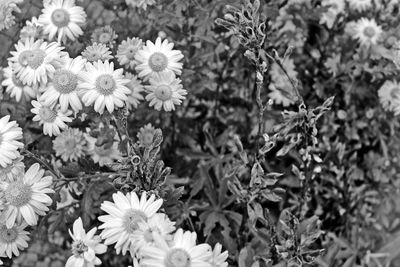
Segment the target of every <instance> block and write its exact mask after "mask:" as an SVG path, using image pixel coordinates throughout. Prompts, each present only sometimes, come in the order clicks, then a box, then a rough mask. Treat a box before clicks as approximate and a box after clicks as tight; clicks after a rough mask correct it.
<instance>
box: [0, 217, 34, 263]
mask: <svg viewBox="0 0 400 267" xmlns="http://www.w3.org/2000/svg"><path fill="white" fill-rule="evenodd" d="M26 226H27V225H26V223H21V224H15V225H14V224H13V225H12V226H11V227H6V225H4V224H0V256H5V255H7V257H8V258H10V259H11V258H12V256H13V254H14V255H15V256H17V257H18V256H19V251H20V250H23V249H25V248H27V247H28V241H29V237H28V235H29V233H28V232H27V231H25V227H26Z"/></svg>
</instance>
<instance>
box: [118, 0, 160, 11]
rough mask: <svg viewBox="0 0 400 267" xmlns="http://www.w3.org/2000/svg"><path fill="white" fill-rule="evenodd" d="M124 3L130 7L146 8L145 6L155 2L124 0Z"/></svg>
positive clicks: (150, 0)
mask: <svg viewBox="0 0 400 267" xmlns="http://www.w3.org/2000/svg"><path fill="white" fill-rule="evenodd" d="M125 2H126V4H127V5H128V6H131V7H138V8H142V9H144V10H146V9H147V6H152V5H154V4H155V3H156V1H155V0H125Z"/></svg>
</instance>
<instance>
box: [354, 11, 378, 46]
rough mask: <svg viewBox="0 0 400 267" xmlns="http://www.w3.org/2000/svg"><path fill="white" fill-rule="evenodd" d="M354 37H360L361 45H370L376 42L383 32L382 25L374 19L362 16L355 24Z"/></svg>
mask: <svg viewBox="0 0 400 267" xmlns="http://www.w3.org/2000/svg"><path fill="white" fill-rule="evenodd" d="M354 30H355V35H354V36H353V38H354V39H358V41H359V43H360V44H361V45H365V46H367V47H369V46H370V45H372V44H376V43H377V42H378V40H379V37H380V36H381V34H382V27H381V26H378V24H377V23H376V22H375V20H374V19H367V18H361V19H359V20H358V21H357V22H356V23H355V24H354Z"/></svg>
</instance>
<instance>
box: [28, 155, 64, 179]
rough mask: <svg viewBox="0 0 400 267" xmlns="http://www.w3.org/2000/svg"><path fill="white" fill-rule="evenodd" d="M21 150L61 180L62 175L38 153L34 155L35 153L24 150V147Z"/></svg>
mask: <svg viewBox="0 0 400 267" xmlns="http://www.w3.org/2000/svg"><path fill="white" fill-rule="evenodd" d="M22 152H23V153H25V154H26V155H27V156H28V157H30V158H32V159H34V160H35V161H36V162H38V163H39V164H41V165H43V166H44V167H45V168H46V169H47V170H49V171H50V172H51V173H52V174H53V175H54V176H55V177H57V178H58V179H59V180H63V179H64V177H62V176H61V175H60V174H59V173H57V172H56V171H55V170H54V169H53V168H52V167H51V165H50V164H49V163H48V162H47V161H45V160H42V159H41V158H40V157H39V156H38V155H36V154H34V153H32V152H30V151H29V150H26V149H24V150H23V151H22Z"/></svg>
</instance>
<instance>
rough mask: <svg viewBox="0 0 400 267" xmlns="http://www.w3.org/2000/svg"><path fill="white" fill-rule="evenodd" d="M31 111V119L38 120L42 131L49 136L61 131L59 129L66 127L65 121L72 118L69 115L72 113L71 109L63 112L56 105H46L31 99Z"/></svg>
mask: <svg viewBox="0 0 400 267" xmlns="http://www.w3.org/2000/svg"><path fill="white" fill-rule="evenodd" d="M31 103H32V106H33V107H34V108H33V109H31V112H32V113H33V114H35V117H33V121H39V124H40V125H42V124H43V133H44V134H46V135H49V136H53V135H54V136H57V135H59V134H60V133H61V130H63V129H66V128H68V126H67V124H65V123H66V122H71V121H72V119H71V118H70V117H69V116H70V115H72V111H70V110H68V111H67V112H65V113H63V112H61V111H60V109H59V108H58V106H55V107H52V106H46V105H43V104H42V103H40V102H38V101H36V100H32V102H31Z"/></svg>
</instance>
